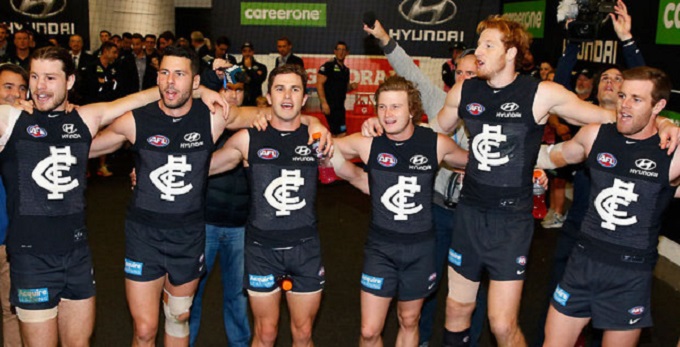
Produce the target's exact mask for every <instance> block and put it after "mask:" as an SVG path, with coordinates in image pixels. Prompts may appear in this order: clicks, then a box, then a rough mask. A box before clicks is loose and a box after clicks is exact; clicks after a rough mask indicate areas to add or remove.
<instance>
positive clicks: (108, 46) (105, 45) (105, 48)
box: [100, 41, 118, 52]
mask: <svg viewBox="0 0 680 347" xmlns="http://www.w3.org/2000/svg"><path fill="white" fill-rule="evenodd" d="M111 48H116V49H117V48H118V46H116V44H115V43H113V42H112V41H106V42H104V43H102V46H101V50H100V52H104V51H108V50H111Z"/></svg>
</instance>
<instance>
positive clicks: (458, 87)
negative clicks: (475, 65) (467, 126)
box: [430, 81, 465, 134]
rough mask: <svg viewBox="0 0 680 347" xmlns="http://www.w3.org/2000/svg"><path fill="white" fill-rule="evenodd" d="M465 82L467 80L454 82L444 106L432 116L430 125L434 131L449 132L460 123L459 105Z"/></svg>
mask: <svg viewBox="0 0 680 347" xmlns="http://www.w3.org/2000/svg"><path fill="white" fill-rule="evenodd" d="M463 84H465V81H463V82H461V83H456V84H454V85H453V88H451V90H449V93H448V94H447V95H446V101H445V102H444V107H442V109H441V110H440V111H439V113H438V114H437V117H436V118H435V117H430V127H431V128H432V129H433V130H434V131H436V132H438V133H442V134H449V133H451V132H452V131H453V130H454V129H455V128H456V126H457V125H458V119H459V118H458V105H459V104H460V98H461V94H462V90H463Z"/></svg>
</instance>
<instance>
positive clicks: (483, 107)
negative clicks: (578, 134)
mask: <svg viewBox="0 0 680 347" xmlns="http://www.w3.org/2000/svg"><path fill="white" fill-rule="evenodd" d="M538 84H539V81H537V80H536V79H534V78H532V77H528V76H522V75H519V76H517V77H516V78H515V80H514V81H513V82H512V83H510V84H509V85H507V86H506V87H504V88H501V89H493V88H491V87H489V85H488V84H487V82H486V81H485V80H481V79H478V78H473V79H470V80H466V81H465V83H464V84H463V90H462V94H461V100H460V106H459V108H458V116H459V117H461V118H462V119H464V120H465V125H466V127H467V128H468V130H469V132H470V161H469V162H468V165H467V168H466V170H465V179H464V182H463V190H462V191H461V202H463V203H467V204H469V205H472V206H478V207H482V208H488V209H495V210H505V211H511V212H516V211H523V212H530V211H531V208H532V206H533V201H532V198H531V194H532V177H533V176H532V173H533V168H534V165H535V164H536V157H537V156H538V150H539V149H540V145H541V137H542V134H543V127H544V126H543V125H539V124H537V123H536V120H535V118H534V113H533V105H534V97H535V96H536V91H537V89H538Z"/></svg>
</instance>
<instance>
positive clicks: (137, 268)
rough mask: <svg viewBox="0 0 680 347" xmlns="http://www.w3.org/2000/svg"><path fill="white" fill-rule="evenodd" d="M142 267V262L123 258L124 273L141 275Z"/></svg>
mask: <svg viewBox="0 0 680 347" xmlns="http://www.w3.org/2000/svg"><path fill="white" fill-rule="evenodd" d="M143 268H144V263H140V262H137V261H132V260H130V259H128V258H125V273H126V274H130V275H136V276H141V275H142V269H143Z"/></svg>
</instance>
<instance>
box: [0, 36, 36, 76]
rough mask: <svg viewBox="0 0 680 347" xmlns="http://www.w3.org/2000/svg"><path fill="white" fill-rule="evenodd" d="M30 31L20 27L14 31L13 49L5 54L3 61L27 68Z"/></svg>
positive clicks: (29, 50)
mask: <svg viewBox="0 0 680 347" xmlns="http://www.w3.org/2000/svg"><path fill="white" fill-rule="evenodd" d="M29 40H30V32H29V31H28V30H25V29H22V30H19V31H17V32H16V33H14V49H13V50H11V51H9V52H8V53H7V54H5V56H4V58H3V59H2V62H3V63H11V64H15V65H19V66H21V67H22V68H24V70H28V68H29V66H28V65H29V62H30V57H31V48H30V46H29V45H30V43H29Z"/></svg>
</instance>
